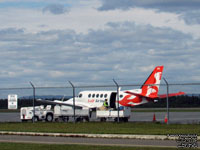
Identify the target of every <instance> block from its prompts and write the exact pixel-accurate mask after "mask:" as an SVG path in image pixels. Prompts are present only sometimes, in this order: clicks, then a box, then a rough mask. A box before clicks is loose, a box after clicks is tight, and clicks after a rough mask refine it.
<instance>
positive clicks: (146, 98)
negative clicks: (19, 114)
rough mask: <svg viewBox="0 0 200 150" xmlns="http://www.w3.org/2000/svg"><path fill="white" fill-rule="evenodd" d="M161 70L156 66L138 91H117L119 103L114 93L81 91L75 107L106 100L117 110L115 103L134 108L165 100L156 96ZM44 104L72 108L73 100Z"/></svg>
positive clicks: (172, 94) (97, 103) (100, 104)
mask: <svg viewBox="0 0 200 150" xmlns="http://www.w3.org/2000/svg"><path fill="white" fill-rule="evenodd" d="M163 68H164V67H163V66H157V67H156V68H155V69H154V70H153V72H152V73H151V74H150V76H149V77H148V78H147V80H146V81H145V82H144V84H143V85H142V87H141V88H140V89H132V90H125V91H119V101H117V92H116V91H82V92H80V93H79V95H78V97H75V107H76V108H82V109H88V108H97V107H101V106H102V105H103V102H104V100H105V99H107V100H108V105H109V106H110V107H111V108H117V106H118V104H117V103H119V106H125V107H134V106H136V105H141V104H145V103H148V102H150V101H154V100H155V99H158V98H165V97H166V96H167V95H166V94H163V95H159V94H158V92H159V85H160V81H161V78H162V72H163ZM184 94H185V93H184V92H178V93H171V94H169V95H168V96H169V97H171V96H177V95H184ZM39 101H41V100H39ZM43 102H44V101H43ZM46 102H47V103H53V104H60V105H65V106H66V107H69V108H73V98H71V99H69V100H67V101H58V100H55V101H53V102H52V101H46Z"/></svg>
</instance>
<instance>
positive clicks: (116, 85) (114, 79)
mask: <svg viewBox="0 0 200 150" xmlns="http://www.w3.org/2000/svg"><path fill="white" fill-rule="evenodd" d="M113 82H114V83H115V85H116V86H117V107H118V108H117V122H118V123H119V84H118V83H117V82H116V81H115V79H113Z"/></svg>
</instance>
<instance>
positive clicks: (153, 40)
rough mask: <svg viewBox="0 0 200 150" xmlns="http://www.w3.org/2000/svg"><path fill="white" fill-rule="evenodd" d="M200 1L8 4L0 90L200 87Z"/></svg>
mask: <svg viewBox="0 0 200 150" xmlns="http://www.w3.org/2000/svg"><path fill="white" fill-rule="evenodd" d="M199 8H200V1H199V0H189V1H188V0H167V1H166V0H76V1H74V0H48V1H46V0H29V1H27V0H0V60H1V61H0V87H1V88H7V87H24V86H30V84H29V82H30V81H31V82H33V83H34V84H35V85H37V86H63V85H64V86H65V85H67V86H69V84H68V81H71V82H73V83H74V84H75V85H92V84H97V85H98V84H101V85H102V84H113V81H112V80H113V79H115V80H117V81H118V82H119V83H120V84H127V83H128V84H132V83H137V84H142V83H143V82H144V81H145V80H146V78H147V77H148V76H149V74H150V73H151V72H152V70H153V69H154V67H156V66H159V65H164V72H163V76H164V77H165V78H166V79H167V80H168V82H169V83H188V82H189V83H191V82H192V83H199V82H200V65H199V64H200V42H199V41H200V9H199Z"/></svg>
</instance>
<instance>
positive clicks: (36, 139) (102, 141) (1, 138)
mask: <svg viewBox="0 0 200 150" xmlns="http://www.w3.org/2000/svg"><path fill="white" fill-rule="evenodd" d="M0 142H15V143H41V144H80V145H99V146H103V145H104V146H130V147H132V146H148V147H177V142H176V141H174V140H138V139H108V138H74V137H49V136H17V135H0Z"/></svg>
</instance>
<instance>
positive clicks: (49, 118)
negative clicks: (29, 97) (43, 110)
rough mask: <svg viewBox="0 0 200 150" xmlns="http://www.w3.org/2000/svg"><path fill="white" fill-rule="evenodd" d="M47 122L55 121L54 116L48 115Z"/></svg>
mask: <svg viewBox="0 0 200 150" xmlns="http://www.w3.org/2000/svg"><path fill="white" fill-rule="evenodd" d="M45 120H46V121H47V122H52V121H53V115H52V114H47V115H46V119H45Z"/></svg>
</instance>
